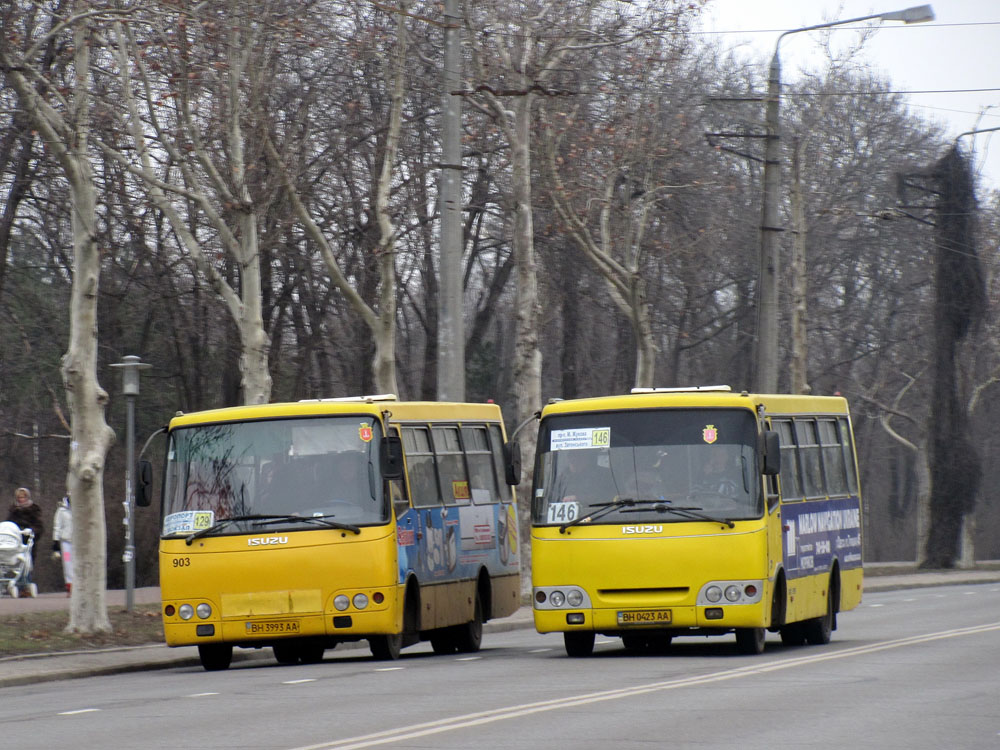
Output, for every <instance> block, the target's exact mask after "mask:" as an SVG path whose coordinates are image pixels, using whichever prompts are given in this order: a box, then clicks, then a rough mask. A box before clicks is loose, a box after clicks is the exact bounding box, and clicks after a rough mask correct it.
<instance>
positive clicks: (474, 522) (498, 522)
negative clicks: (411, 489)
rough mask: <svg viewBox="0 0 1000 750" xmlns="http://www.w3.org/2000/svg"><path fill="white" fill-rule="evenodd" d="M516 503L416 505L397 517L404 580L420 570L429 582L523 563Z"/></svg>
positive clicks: (510, 570)
mask: <svg viewBox="0 0 1000 750" xmlns="http://www.w3.org/2000/svg"><path fill="white" fill-rule="evenodd" d="M516 523H517V517H516V511H515V508H514V505H513V503H490V504H483V505H478V504H474V503H470V504H468V505H445V506H435V507H430V508H411V509H409V510H408V511H406V512H405V513H403V514H402V515H401V516H400V517H399V518H398V519H397V539H398V542H399V580H400V582H403V581H405V580H406V576H407V573H408V572H415V573H416V574H417V576H418V577H419V578H420V579H421V580H422V581H425V582H433V581H435V580H456V579H463V578H471V577H475V575H476V573H477V571H478V570H479V568H480V566H482V565H484V564H485V565H486V567H487V569H488V570H489V571H490V573H491V574H493V575H496V574H502V573H505V572H506V573H513V572H516V571H517V569H518V567H519V558H518V553H517V529H516Z"/></svg>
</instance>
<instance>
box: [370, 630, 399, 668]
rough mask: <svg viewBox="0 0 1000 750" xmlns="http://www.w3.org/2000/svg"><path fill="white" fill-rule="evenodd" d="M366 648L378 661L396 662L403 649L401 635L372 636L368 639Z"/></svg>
mask: <svg viewBox="0 0 1000 750" xmlns="http://www.w3.org/2000/svg"><path fill="white" fill-rule="evenodd" d="M368 647H369V648H370V649H371V650H372V656H374V657H375V658H376V659H377V660H378V661H396V659H398V658H399V652H400V649H402V648H403V634H402V633H396V634H395V635H373V636H372V637H371V638H369V639H368Z"/></svg>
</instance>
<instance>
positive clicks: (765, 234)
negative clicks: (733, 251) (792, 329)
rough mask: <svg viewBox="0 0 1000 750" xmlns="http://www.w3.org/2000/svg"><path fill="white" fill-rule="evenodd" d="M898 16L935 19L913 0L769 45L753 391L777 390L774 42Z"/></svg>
mask: <svg viewBox="0 0 1000 750" xmlns="http://www.w3.org/2000/svg"><path fill="white" fill-rule="evenodd" d="M871 20H879V21H902V22H903V23H922V22H924V21H933V20H934V11H933V10H931V6H929V5H918V6H915V7H913V8H907V9H906V10H897V11H891V12H889V13H875V14H872V15H870V16H860V17H858V18H848V19H845V20H843V21H831V22H830V23H820V24H816V25H815V26H804V27H802V28H801V29H791V30H790V31H785V32H783V33H782V34H781V35H780V36H779V37H778V41H777V42H775V45H774V56H773V57H772V58H771V68H770V71H769V74H768V79H767V112H766V125H767V138H766V141H765V144H766V145H765V151H764V198H763V206H762V208H761V226H760V230H761V231H760V256H759V259H758V260H759V264H760V265H759V268H758V289H757V354H756V360H755V363H754V366H755V371H754V389H755V390H756V391H757V392H758V393H774V392H776V391H777V390H778V232H780V231H782V229H781V227H780V226H778V203H779V193H780V190H781V154H780V152H779V145H780V144H779V141H780V138H781V124H780V120H779V118H778V112H779V107H780V105H781V62H780V60H779V58H778V47H779V46H780V45H781V40H782V39H784V38H785V37H786V36H788V35H789V34H798V33H799V32H801V31H815V30H816V29H827V28H830V27H832V26H842V25H844V24H848V23H857V22H859V21H871Z"/></svg>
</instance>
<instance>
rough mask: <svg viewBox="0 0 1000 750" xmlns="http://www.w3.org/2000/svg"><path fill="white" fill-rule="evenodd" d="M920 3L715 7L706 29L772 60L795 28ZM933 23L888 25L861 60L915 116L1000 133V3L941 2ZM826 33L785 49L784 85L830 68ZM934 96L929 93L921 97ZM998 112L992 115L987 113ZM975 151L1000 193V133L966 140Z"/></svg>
mask: <svg viewBox="0 0 1000 750" xmlns="http://www.w3.org/2000/svg"><path fill="white" fill-rule="evenodd" d="M920 4H921V3H919V2H914V1H913V0H881V2H878V3H877V4H876V3H875V2H873V0H709V3H708V5H707V7H706V11H705V15H704V21H703V23H704V29H706V30H711V31H715V32H734V33H725V34H723V35H722V40H724V42H725V46H727V47H733V46H736V45H739V44H741V43H742V44H744V45H745V46H746V49H747V53H748V55H756V56H763V58H764V59H765V60H770V57H771V55H772V53H773V52H774V45H775V42H776V41H777V39H778V35H779V34H780V33H781V32H782V31H787V30H788V29H796V28H801V27H803V26H813V25H815V24H820V23H826V22H829V21H835V20H841V19H850V18H858V17H860V16H866V15H870V14H874V13H884V12H889V11H895V10H902V9H904V8H907V7H910V6H913V5H920ZM930 5H931V6H932V7H933V9H934V15H935V16H936V18H935V20H934V21H931V22H929V23H920V24H910V25H907V24H903V23H900V22H898V21H893V22H884V23H882V24H880V25H879V30H878V32H877V33H876V34H875V35H874V37H873V38H871V39H870V40H869V41H868V42H867V44H866V45H865V48H864V50H863V51H862V59H863V60H864V61H866V62H868V63H870V64H871V66H872V67H873V68H874V69H875V70H877V71H878V72H879V73H881V74H882V75H883V76H885V77H886V78H887V79H889V81H890V82H891V85H892V87H893V90H894V91H906V92H914V93H912V94H908V96H907V99H908V101H909V103H910V107H911V109H912V111H913V112H914V113H915V114H918V115H920V116H921V117H923V118H925V119H927V120H931V121H934V122H937V123H939V124H940V125H942V126H943V127H944V128H945V130H946V132H947V134H948V135H949V136H951V137H956V136H958V135H959V134H960V133H964V132H966V131H969V130H974V129H984V128H995V127H1000V0H937V2H931V3H930ZM862 26H863V24H856V25H847V26H844V27H843V29H840V30H838V31H837V32H836V34H835V35H834V36H833V41H834V43H840V42H841V40H842V42H843V43H844V44H850V43H853V42H856V41H857V35H858V29H859V28H860V27H862ZM821 41H822V32H816V31H814V32H803V33H800V34H793V35H790V36H787V37H785V39H784V40H782V42H781V52H780V57H781V64H782V82H783V83H789V82H791V81H794V80H795V79H796V78H797V76H798V73H799V71H800V70H802V68H803V67H806V68H810V67H811V68H813V69H816V68H818V67H819V66H821V65H822V64H823V62H824V58H823V56H822V55H823V53H822V51H821V50H820V49H819V47H818V46H817V43H819V42H821ZM916 92H927V93H916ZM988 107H992V109H990V110H988V111H987V113H986V114H985V116H982V117H980V113H981V111H982V110H984V109H986V108H988ZM962 142H963V145H965V147H966V148H967V149H968V148H970V147H971V146H973V145H974V148H975V150H974V154H973V155H974V159H975V162H974V164H975V168H976V170H977V171H979V172H980V174H981V175H982V177H983V180H984V186H985V187H988V188H993V189H1000V131H998V132H995V133H984V134H980V135H977V136H975V137H974V138H971V137H968V136H966V137H963V139H962Z"/></svg>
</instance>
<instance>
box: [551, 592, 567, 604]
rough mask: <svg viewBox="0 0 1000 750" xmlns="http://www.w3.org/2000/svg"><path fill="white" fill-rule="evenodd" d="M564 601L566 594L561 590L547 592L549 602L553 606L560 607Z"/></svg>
mask: <svg viewBox="0 0 1000 750" xmlns="http://www.w3.org/2000/svg"><path fill="white" fill-rule="evenodd" d="M565 603H566V595H565V594H564V593H563V592H562V591H553V592H552V593H551V594H549V604H551V605H552V606H553V607H561V606H562V605H564V604H565Z"/></svg>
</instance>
